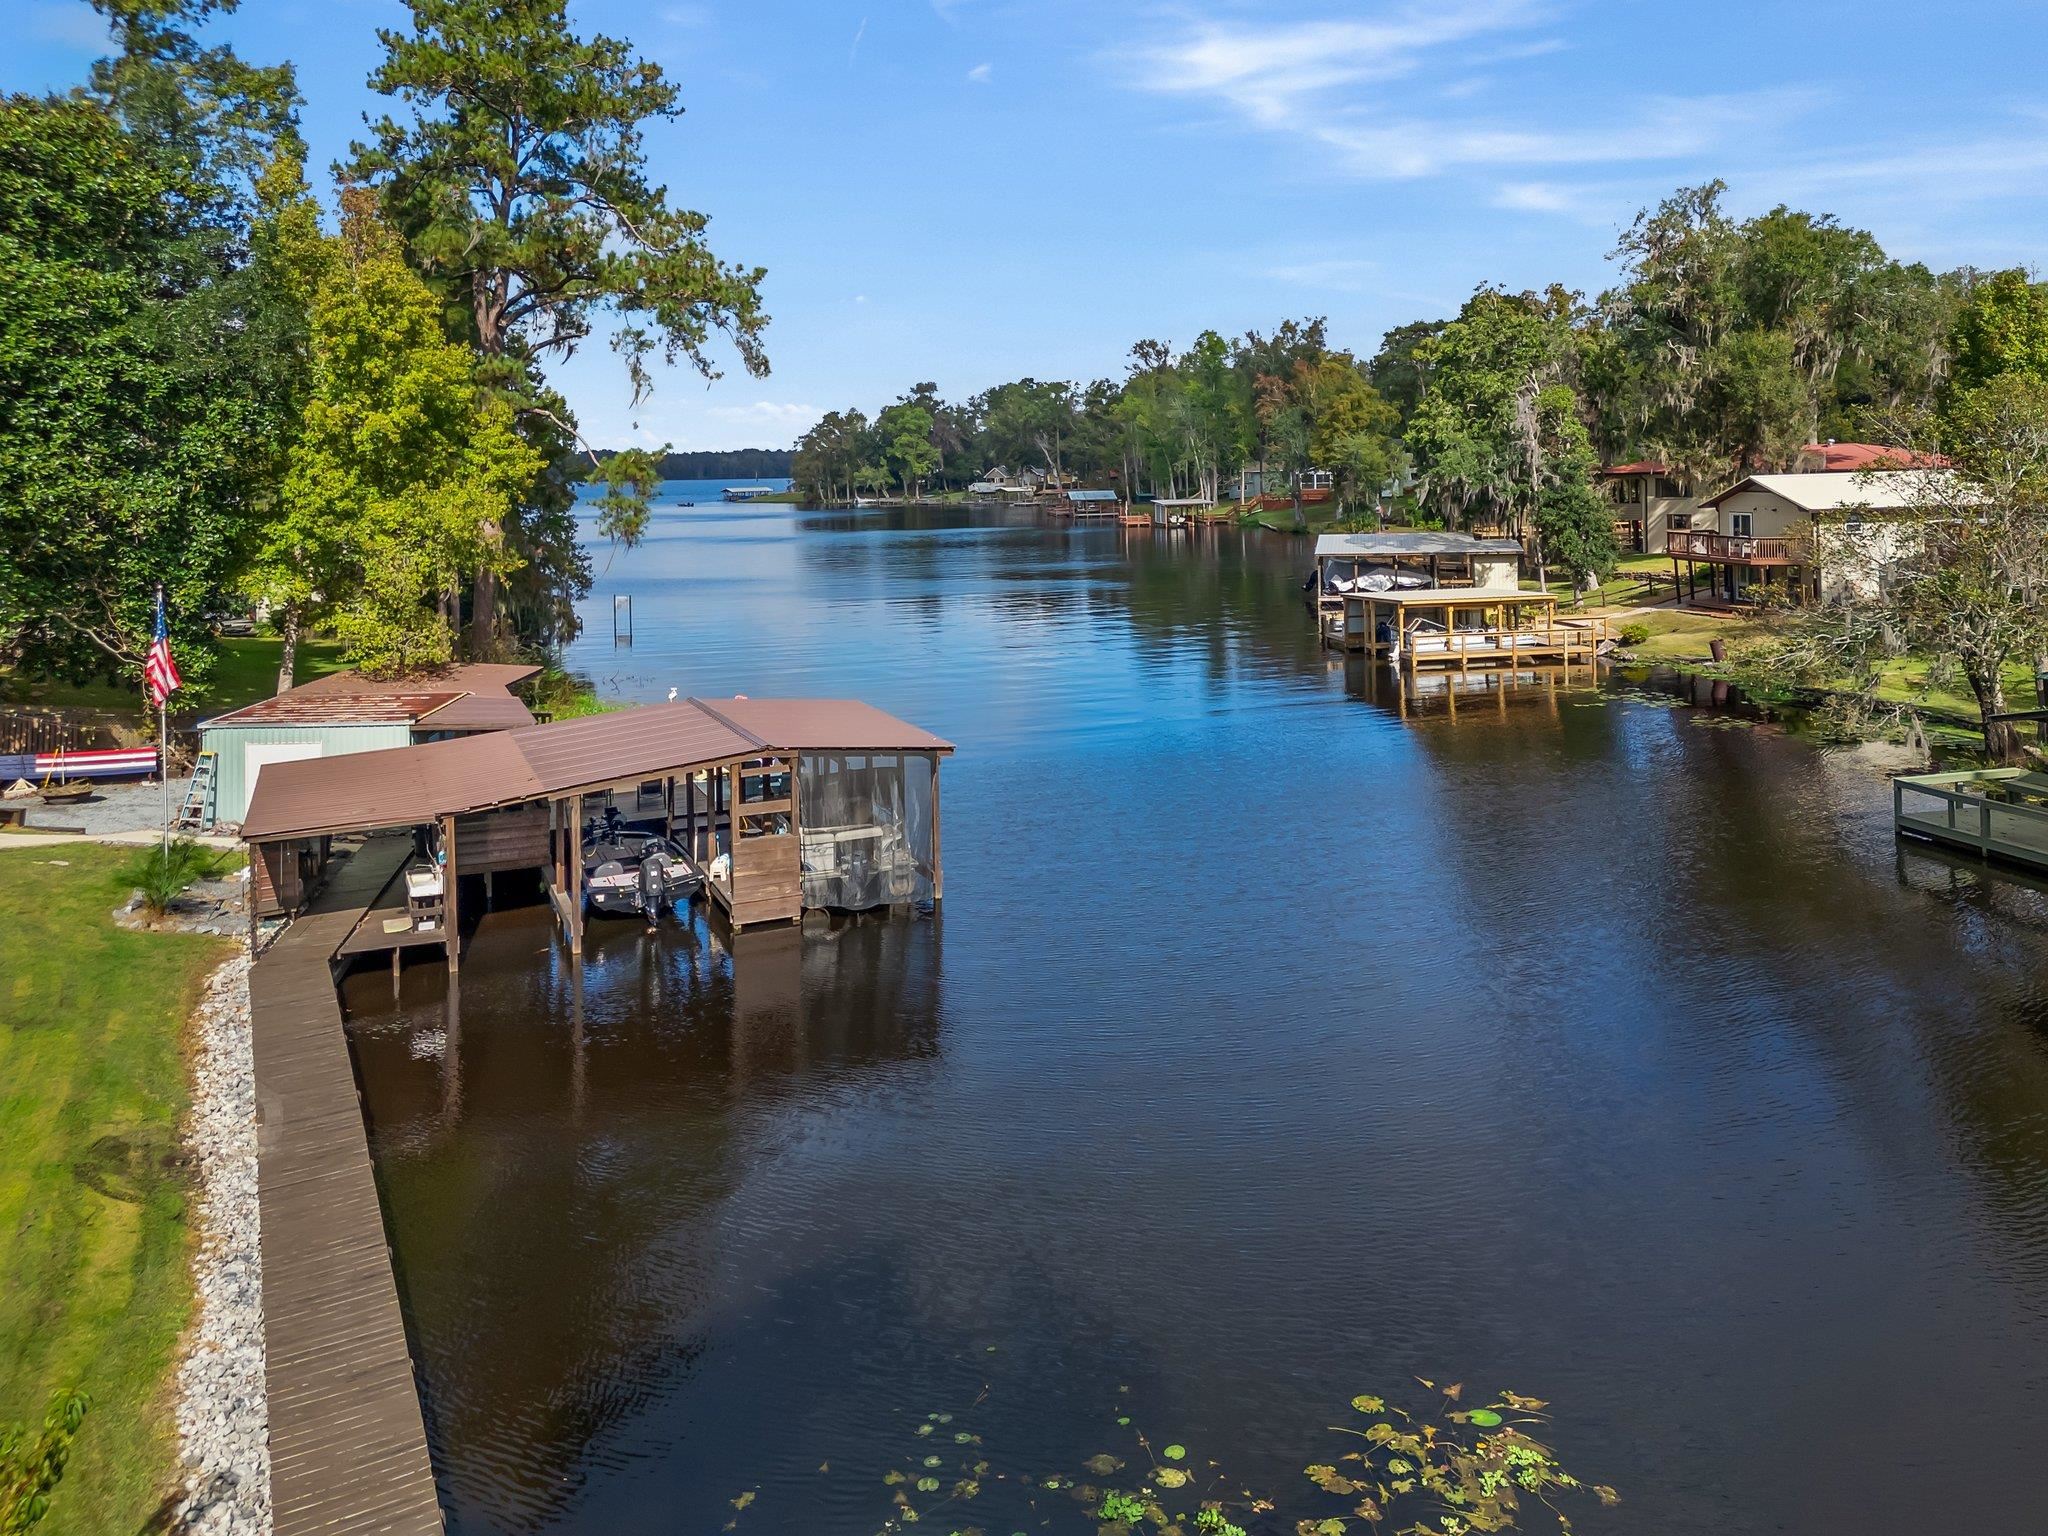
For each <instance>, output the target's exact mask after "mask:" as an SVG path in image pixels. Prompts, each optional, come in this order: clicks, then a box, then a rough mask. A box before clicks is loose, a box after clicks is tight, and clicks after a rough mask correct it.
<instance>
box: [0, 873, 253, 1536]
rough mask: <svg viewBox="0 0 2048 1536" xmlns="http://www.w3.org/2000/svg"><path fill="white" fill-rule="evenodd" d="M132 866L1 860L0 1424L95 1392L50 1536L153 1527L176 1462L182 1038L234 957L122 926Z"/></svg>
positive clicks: (182, 1261)
mask: <svg viewBox="0 0 2048 1536" xmlns="http://www.w3.org/2000/svg"><path fill="white" fill-rule="evenodd" d="M134 857H135V855H134V853H133V851H132V850H120V849H109V848H100V847H95V846H93V845H91V844H85V843H75V844H62V845H58V846H54V847H50V848H15V849H5V850H0V935H5V939H4V943H5V948H6V953H7V962H6V965H5V967H4V969H0V1420H14V1421H21V1420H33V1421H40V1419H41V1417H42V1413H43V1408H44V1405H45V1403H46V1402H47V1400H48V1398H49V1396H50V1394H51V1393H52V1392H53V1391H55V1390H57V1389H58V1388H63V1387H72V1386H77V1387H83V1388H84V1389H85V1390H86V1391H87V1392H89V1393H91V1394H92V1397H93V1409H92V1412H91V1414H90V1415H89V1416H88V1417H87V1419H86V1422H85V1427H84V1429H83V1431H82V1432H81V1433H80V1436H79V1439H78V1443H77V1446H76V1449H75V1451H74V1454H73V1458H72V1462H71V1467H70V1470H69V1471H68V1472H67V1473H66V1475H65V1479H64V1483H63V1486H62V1487H61V1488H60V1489H59V1490H58V1493H57V1495H56V1497H55V1499H54V1500H53V1501H52V1503H51V1509H50V1516H49V1519H48V1520H47V1521H46V1522H45V1523H44V1524H43V1525H41V1526H39V1527H38V1528H37V1533H38V1536H42V1533H43V1532H45V1531H47V1532H49V1533H50V1536H66V1533H71V1536H101V1533H108V1532H112V1533H117V1536H128V1533H131V1532H136V1531H139V1530H140V1529H141V1528H142V1526H143V1525H144V1523H145V1522H146V1521H147V1520H148V1519H149V1517H150V1515H151V1514H152V1512H153V1511H154V1510H155V1509H156V1507H157V1505H158V1503H159V1501H160V1500H161V1498H162V1497H163V1495H164V1493H165V1492H166V1490H167V1489H168V1488H169V1486H170V1484H171V1480H172V1474H173V1472H174V1469H175V1465H176V1460H177V1451H176V1431H175V1427H174V1425H173V1423H172V1420H171V1408H172V1384H171V1375H172V1369H173V1366H174V1363H175V1354H176V1348H177V1342H178V1337H179V1335H180V1333H181V1332H182V1330H183V1329H184V1327H185V1323H186V1319H187V1316H188V1313H189V1311H190V1307H191V1301H192V1297H191V1284H190V1276H189V1270H188V1262H187V1261H188V1237H187V1230H186V1215H187V1213H186V1193H187V1176H186V1174H185V1173H184V1171H183V1170H182V1169H181V1168H180V1167H179V1166H178V1163H177V1158H178V1127H179V1120H180V1117H181V1116H182V1115H183V1114H184V1111H185V1107H186V1076H185V1059H184V1052H183V1044H182V1035H183V1031H184V1027H185V1020H186V1019H187V1017H188V1016H189V1015H190V1013H191V1011H192V1006H193V1004H194V1002H195V1001H196V1000H197V998H198V995H199V991H200V987H201V984H202V982H203V980H204V978H205V976H206V974H207V972H208V971H209V970H211V969H212V967H214V966H215V965H217V964H218V963H219V962H220V961H221V960H222V959H223V958H224V957H225V956H226V955H227V954H229V953H230V952H231V949H232V946H231V945H229V944H227V943H225V942H223V941H221V940H215V939H205V938H198V937H193V936H189V935H184V934H144V933H130V932H127V931H125V930H123V929H120V928H117V927H115V926H114V924H113V922H112V920H111V919H110V917H109V913H110V911H111V910H112V908H113V907H114V906H115V904H116V903H117V901H118V900H119V899H120V897H121V896H122V895H123V894H124V893H125V892H126V890H127V886H126V884H125V883H124V882H122V881H121V880H120V878H119V876H118V871H119V870H120V869H121V868H122V867H123V866H124V865H126V864H127V863H128V862H129V861H130V860H132V859H133V858H134ZM53 859H55V860H64V861H67V862H66V864H65V865H61V866H60V865H53V864H52V863H51V862H50V861H51V860H53Z"/></svg>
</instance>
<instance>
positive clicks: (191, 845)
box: [121, 837, 220, 917]
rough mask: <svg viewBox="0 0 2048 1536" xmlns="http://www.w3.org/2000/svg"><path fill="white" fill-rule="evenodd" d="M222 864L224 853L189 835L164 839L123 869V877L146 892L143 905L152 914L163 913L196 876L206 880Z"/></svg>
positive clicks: (157, 915)
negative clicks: (218, 852) (219, 852)
mask: <svg viewBox="0 0 2048 1536" xmlns="http://www.w3.org/2000/svg"><path fill="white" fill-rule="evenodd" d="M219 868H220V856H219V855H218V854H216V853H215V852H214V851H213V850H212V849H211V848H208V847H206V846H204V845H203V844H200V843H196V842H194V841H193V840H192V839H191V838H189V837H180V838H176V839H174V840H173V841H172V843H171V845H170V847H169V848H165V847H164V846H163V845H162V844H161V843H159V844H157V845H155V846H154V847H152V848H151V849H150V850H149V851H148V852H147V853H145V854H144V855H143V856H142V857H141V858H139V859H137V860H136V861H135V862H134V863H132V864H130V865H129V866H128V867H127V868H126V869H125V870H123V871H122V872H121V878H122V879H123V880H125V881H127V882H128V884H130V885H132V886H134V887H135V888H136V889H137V890H139V891H141V892H142V905H143V907H144V908H145V909H146V910H147V911H148V912H149V914H150V915H151V916H152V917H162V916H163V915H164V913H166V912H168V911H169V910H170V907H171V903H172V902H174V901H176V900H177V899H178V897H179V896H181V895H183V894H184V891H185V887H186V886H188V885H190V884H191V883H192V882H193V881H195V880H204V879H206V878H207V877H209V876H210V875H212V874H213V873H214V872H215V871H216V870H218V869H219Z"/></svg>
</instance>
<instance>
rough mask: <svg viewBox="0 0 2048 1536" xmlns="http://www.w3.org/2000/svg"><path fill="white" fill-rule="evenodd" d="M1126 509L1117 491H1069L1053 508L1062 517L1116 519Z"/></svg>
mask: <svg viewBox="0 0 2048 1536" xmlns="http://www.w3.org/2000/svg"><path fill="white" fill-rule="evenodd" d="M1123 509H1124V503H1123V498H1122V497H1121V496H1119V495H1118V494H1117V493H1116V492H1115V491H1068V492H1067V493H1066V495H1065V496H1064V497H1063V498H1062V499H1061V500H1060V501H1059V503H1058V504H1056V505H1055V506H1054V507H1053V512H1054V514H1055V515H1057V516H1060V517H1115V516H1117V515H1118V514H1119V513H1121V512H1122V511H1123Z"/></svg>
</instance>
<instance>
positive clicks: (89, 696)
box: [0, 635, 344, 713]
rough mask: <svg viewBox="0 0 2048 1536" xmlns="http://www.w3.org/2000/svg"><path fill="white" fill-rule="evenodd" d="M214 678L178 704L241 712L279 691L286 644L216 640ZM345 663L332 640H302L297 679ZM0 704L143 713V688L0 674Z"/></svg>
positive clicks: (178, 697)
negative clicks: (280, 664)
mask: <svg viewBox="0 0 2048 1536" xmlns="http://www.w3.org/2000/svg"><path fill="white" fill-rule="evenodd" d="M214 646H215V651H214V665H213V676H212V677H211V678H209V679H208V681H207V687H206V692H205V694H204V695H203V696H195V695H194V694H188V693H179V694H175V695H173V703H174V704H175V705H177V706H181V707H185V708H191V707H196V706H200V705H203V706H204V707H205V708H206V710H207V711H208V712H209V713H218V712H219V711H221V710H228V709H240V708H241V707H242V706H243V705H244V704H253V703H255V702H256V701H257V700H258V699H267V698H269V697H270V696H271V695H272V694H273V693H275V692H277V661H278V657H279V656H280V655H281V654H282V653H283V650H284V642H283V641H282V640H280V639H279V638H278V637H277V636H275V635H251V636H247V637H244V638H240V639H233V640H230V639H227V638H221V639H218V640H216V641H215V642H214ZM343 665H344V663H343V661H342V659H341V647H340V645H338V644H337V643H336V642H334V641H332V640H301V641H300V642H299V656H298V680H299V681H300V682H302V683H304V682H310V681H312V679H314V678H316V677H321V676H324V675H325V674H327V673H329V672H339V671H340V670H341V669H342V667H343ZM0 704H42V705H48V706H50V707H52V708H56V707H71V708H79V709H133V710H136V711H137V712H140V710H141V709H142V689H141V687H140V685H139V684H126V683H83V684H75V683H45V682H36V681H34V680H32V679H28V678H19V677H16V676H14V675H13V674H12V673H9V672H0Z"/></svg>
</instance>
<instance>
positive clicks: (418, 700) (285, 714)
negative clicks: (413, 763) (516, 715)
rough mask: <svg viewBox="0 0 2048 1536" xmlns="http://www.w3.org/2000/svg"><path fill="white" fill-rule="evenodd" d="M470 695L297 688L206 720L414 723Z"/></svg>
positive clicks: (213, 722) (215, 722)
mask: <svg viewBox="0 0 2048 1536" xmlns="http://www.w3.org/2000/svg"><path fill="white" fill-rule="evenodd" d="M467 697H469V695H467V694H464V693H311V694H308V693H303V692H301V691H300V690H298V689H296V688H294V689H292V690H291V692H289V693H280V694H278V695H277V696H276V697H275V698H269V699H258V700H257V701H256V702H255V703H254V704H250V705H248V706H246V707H244V708H242V709H238V710H236V711H234V713H232V714H227V715H216V716H215V717H214V718H213V719H211V720H209V721H207V722H206V724H207V726H208V728H209V729H210V728H212V727H213V726H216V725H410V724H412V722H413V721H415V720H417V719H419V718H420V717H421V716H423V715H430V714H432V713H433V712H434V711H435V710H437V709H445V708H446V707H448V706H449V705H451V704H454V703H456V702H457V701H458V700H460V699H465V698H467ZM527 718H528V719H529V720H530V719H532V718H533V717H532V716H531V715H529V716H527Z"/></svg>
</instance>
